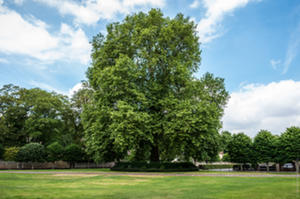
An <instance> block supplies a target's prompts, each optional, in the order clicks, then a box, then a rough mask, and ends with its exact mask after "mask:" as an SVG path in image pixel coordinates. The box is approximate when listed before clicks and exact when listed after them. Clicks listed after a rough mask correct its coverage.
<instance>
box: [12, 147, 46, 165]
mask: <svg viewBox="0 0 300 199" xmlns="http://www.w3.org/2000/svg"><path fill="white" fill-rule="evenodd" d="M45 155H46V153H45V148H44V146H43V145H41V144H39V143H29V144H26V145H24V146H22V147H21V148H20V150H19V152H18V154H17V158H16V159H17V161H19V162H43V161H45Z"/></svg>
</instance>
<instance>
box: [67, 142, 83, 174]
mask: <svg viewBox="0 0 300 199" xmlns="http://www.w3.org/2000/svg"><path fill="white" fill-rule="evenodd" d="M83 157H84V153H83V151H82V149H81V148H80V146H78V145H77V144H70V145H68V146H66V147H65V149H64V155H63V160H64V161H67V162H69V164H70V168H74V166H75V163H76V162H80V161H82V160H83Z"/></svg>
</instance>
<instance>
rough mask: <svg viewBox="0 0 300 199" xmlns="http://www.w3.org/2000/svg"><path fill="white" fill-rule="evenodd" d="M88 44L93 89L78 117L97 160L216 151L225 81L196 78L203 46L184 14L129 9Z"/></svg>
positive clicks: (164, 157) (203, 155)
mask: <svg viewBox="0 0 300 199" xmlns="http://www.w3.org/2000/svg"><path fill="white" fill-rule="evenodd" d="M92 46H93V50H92V64H91V66H90V67H89V69H88V71H87V77H88V81H89V83H90V85H91V87H92V89H93V91H94V92H93V95H92V99H91V100H92V103H88V104H87V106H86V107H85V108H84V109H83V113H82V119H83V125H84V129H85V141H86V146H87V151H88V152H89V153H90V154H91V155H92V156H93V157H94V159H95V160H96V161H111V160H120V159H122V158H124V157H126V156H127V155H128V154H130V155H131V156H133V159H135V160H149V159H150V160H151V161H159V160H171V159H173V158H175V157H179V156H180V157H181V156H183V158H184V159H189V158H191V157H192V158H194V159H195V160H205V159H209V158H208V157H207V156H215V154H216V152H217V151H219V147H218V146H219V144H218V143H216V142H217V139H214V138H215V137H218V136H219V134H218V130H219V129H220V127H221V123H220V119H221V117H222V114H223V109H224V106H225V104H226V101H227V98H228V93H227V92H226V90H225V87H224V80H223V79H222V78H216V77H214V76H213V75H212V74H208V73H207V74H205V75H204V76H203V77H202V78H201V79H197V78H196V77H195V76H194V74H195V72H197V71H198V68H199V64H200V53H201V51H200V49H199V41H198V37H197V34H196V26H195V24H194V23H193V22H192V21H191V20H189V18H185V17H184V16H183V15H182V14H178V15H177V16H176V17H174V18H173V19H171V18H168V17H163V14H162V13H161V11H159V10H156V9H152V10H151V11H149V13H147V14H145V13H142V12H141V13H138V14H133V15H130V16H127V17H126V18H125V19H124V21H122V22H119V23H112V24H110V25H108V26H107V35H106V36H103V35H102V34H98V35H97V36H95V37H94V38H93V40H92ZM208 143H211V144H210V147H209V144H208ZM206 148H208V149H206Z"/></svg>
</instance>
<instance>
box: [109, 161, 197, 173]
mask: <svg viewBox="0 0 300 199" xmlns="http://www.w3.org/2000/svg"><path fill="white" fill-rule="evenodd" d="M111 170H112V171H144V172H168V171H169V172H177V171H198V168H197V167H196V166H195V165H194V164H193V163H191V162H150V163H147V162H119V163H116V165H115V166H114V167H112V168H111Z"/></svg>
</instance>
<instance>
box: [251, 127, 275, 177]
mask: <svg viewBox="0 0 300 199" xmlns="http://www.w3.org/2000/svg"><path fill="white" fill-rule="evenodd" d="M253 149H254V153H255V156H256V160H257V161H258V162H265V163H266V165H267V171H269V162H274V159H275V156H276V137H275V136H274V135H272V133H271V132H269V131H267V130H261V131H259V132H258V134H257V135H256V136H255V138H254V141H253Z"/></svg>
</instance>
